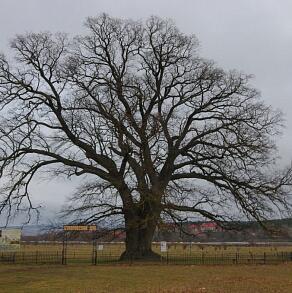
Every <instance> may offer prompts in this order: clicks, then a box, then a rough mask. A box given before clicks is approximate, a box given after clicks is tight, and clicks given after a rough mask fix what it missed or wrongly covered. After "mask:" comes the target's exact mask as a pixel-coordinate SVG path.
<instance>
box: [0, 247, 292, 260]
mask: <svg viewBox="0 0 292 293" xmlns="http://www.w3.org/2000/svg"><path fill="white" fill-rule="evenodd" d="M288 244H289V243H282V244H281V245H280V243H278V244H276V243H274V244H270V245H267V244H266V245H264V244H263V243H262V244H258V245H227V244H226V243H225V244H221V245H219V244H202V243H191V242H189V243H179V242H175V243H167V245H166V247H167V250H166V251H161V243H158V242H157V243H153V250H154V251H155V252H158V253H160V255H161V259H160V260H158V263H160V264H272V263H283V262H292V246H290V245H288ZM123 250H124V243H122V242H118V243H117V242H102V243H95V242H94V243H86V242H84V243H82V242H78V243H77V242H68V243H66V245H65V246H63V243H62V242H43V243H37V242H34V243H22V244H21V248H20V249H19V250H6V251H4V250H2V251H0V263H22V264H32V263H33V264H41V263H43V264H49V263H54V264H82V263H84V264H94V265H97V264H118V263H121V262H120V261H119V257H120V255H121V253H122V252H123Z"/></svg>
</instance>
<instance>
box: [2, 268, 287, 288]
mask: <svg viewBox="0 0 292 293" xmlns="http://www.w3.org/2000/svg"><path fill="white" fill-rule="evenodd" d="M291 276H292V264H281V265H258V266H254V265H253V266H246V265H236V266H230V265H225V266H159V265H155V266H150V265H147V266H141V265H140V266H138V265H135V266H127V265H124V266H98V267H94V266H89V265H87V266H80V265H78V266H77V265H75V266H73V265H71V266H70V265H68V266H60V265H59V266H23V265H22V266H21V265H0V292H3V293H10V292H13V293H14V292H24V293H25V292H29V293H34V292H41V293H42V292H64V293H66V292H68V293H69V292H70V293H77V292H80V293H95V292H104V293H121V292H123V293H128V292H129V293H130V292H137V293H158V292H164V293H174V292H175V293H191V292H204V293H209V292H215V293H218V292H224V293H225V292H232V293H237V292H238V293H240V292H252V293H258V292H259V293H261V292H262V293H264V292H265V293H266V292H267V293H269V292H287V293H288V292H289V293H291V292H292V277H291Z"/></svg>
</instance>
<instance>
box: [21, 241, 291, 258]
mask: <svg viewBox="0 0 292 293" xmlns="http://www.w3.org/2000/svg"><path fill="white" fill-rule="evenodd" d="M67 247H68V251H69V252H74V251H78V252H84V253H91V252H92V244H91V243H88V244H80V243H76V244H74V243H68V246H67ZM124 248H125V247H124V245H123V244H120V243H114V242H112V243H107V244H104V245H103V253H105V254H113V255H115V254H117V255H118V254H121V253H122V252H123V250H124ZM152 248H153V250H154V251H156V252H160V244H159V243H154V244H153V245H152ZM36 250H37V251H52V252H54V251H61V250H62V243H48V244H47V243H43V244H42V243H36V244H31V243H30V244H22V245H21V249H20V251H23V252H30V251H36ZM168 251H169V253H174V254H192V253H201V252H204V253H207V254H212V255H214V254H221V253H235V252H240V253H263V252H266V253H277V252H292V245H291V246H279V245H277V244H276V243H275V245H270V246H268V245H266V246H232V245H203V244H194V243H193V244H191V245H190V244H183V243H176V244H174V243H172V244H168Z"/></svg>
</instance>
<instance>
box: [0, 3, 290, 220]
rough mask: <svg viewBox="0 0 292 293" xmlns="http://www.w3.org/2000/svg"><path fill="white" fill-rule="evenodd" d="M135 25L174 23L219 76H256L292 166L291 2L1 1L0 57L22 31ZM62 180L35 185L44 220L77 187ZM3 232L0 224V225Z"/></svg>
mask: <svg viewBox="0 0 292 293" xmlns="http://www.w3.org/2000/svg"><path fill="white" fill-rule="evenodd" d="M103 12H105V13H108V14H109V15H110V16H115V17H121V18H132V19H135V20H137V19H145V18H147V17H149V16H151V15H157V16H160V17H163V18H171V19H173V20H174V21H175V23H176V24H177V26H178V27H179V29H180V30H181V31H183V32H184V33H187V34H195V35H196V36H197V38H198V39H199V41H200V49H199V52H200V55H201V56H203V57H206V58H209V59H213V60H215V61H216V63H217V64H218V65H219V66H221V67H223V68H224V69H227V70H229V69H237V70H240V71H243V72H244V73H248V74H253V75H254V76H255V77H254V79H253V81H252V84H253V85H254V86H255V87H256V88H257V89H259V90H260V91H261V94H262V97H263V98H264V100H265V101H266V103H267V104H270V105H272V106H273V107H274V108H276V109H280V110H281V111H282V112H283V113H284V117H285V120H286V122H285V125H286V127H285V128H284V129H283V135H282V137H281V138H279V139H278V146H279V155H280V156H281V162H282V163H286V164H289V162H290V161H291V159H292V151H291V149H292V17H291V13H292V1H291V0H236V1H235V0H148V1H145V0H143V1H142V0H50V1H47V0H0V52H4V53H6V54H7V53H9V46H8V45H9V40H11V39H12V38H13V37H14V36H15V35H16V34H22V33H26V32H40V31H51V32H59V31H61V32H67V33H69V34H70V35H75V34H80V33H82V32H84V31H85V28H84V26H83V23H84V21H85V18H86V17H88V16H96V15H98V14H100V13H103ZM77 183H78V182H76V181H70V182H68V181H67V180H65V179H64V178H61V179H58V180H54V181H42V182H40V183H38V184H34V185H33V187H32V194H33V199H34V201H35V203H40V204H41V205H42V206H44V212H43V218H45V217H47V216H48V215H53V214H54V213H55V212H56V211H57V210H58V209H59V208H60V207H61V205H62V204H63V203H64V199H65V197H66V196H68V195H70V193H71V192H72V190H73V188H74V187H76V186H77ZM0 225H1V219H0Z"/></svg>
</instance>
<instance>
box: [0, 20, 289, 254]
mask: <svg viewBox="0 0 292 293" xmlns="http://www.w3.org/2000/svg"><path fill="white" fill-rule="evenodd" d="M86 26H87V29H88V34H87V35H84V36H78V37H75V38H74V39H70V38H69V37H67V36H66V35H64V34H56V35H52V34H50V33H30V34H26V35H18V36H16V37H15V39H14V40H13V41H12V42H11V48H12V50H13V52H14V53H15V56H14V57H15V58H14V59H13V60H12V61H8V58H6V57H5V56H4V55H1V57H0V103H1V123H0V162H1V165H0V171H1V178H2V179H1V180H2V194H1V196H2V201H1V204H0V208H1V211H2V212H3V213H4V212H5V211H6V212H8V214H9V213H11V212H12V211H13V210H19V209H24V208H25V207H26V208H28V209H31V208H33V204H32V203H31V201H30V197H29V195H30V193H29V186H30V184H31V182H32V181H33V179H34V178H35V177H36V176H37V174H38V173H39V172H41V171H42V170H43V171H45V172H50V173H47V174H49V175H48V176H51V175H50V174H53V175H54V176H58V175H62V174H65V175H66V176H69V177H70V176H81V178H83V179H84V185H82V187H81V188H80V189H79V190H78V192H77V193H76V194H75V196H74V200H73V201H72V203H71V205H70V209H69V211H68V212H70V213H71V212H76V213H78V216H79V217H83V218H82V220H83V221H84V222H96V221H99V220H101V219H103V218H106V217H122V218H123V221H124V227H125V230H126V250H125V252H124V253H123V255H122V258H129V257H131V258H143V257H155V254H154V253H153V252H152V250H151V241H152V237H153V234H154V231H155V229H156V227H157V224H158V223H159V222H160V220H161V218H162V217H168V218H169V219H173V220H175V221H177V220H179V219H182V218H183V217H185V218H188V217H190V216H191V215H192V214H197V215H201V216H202V217H204V218H207V219H211V220H214V221H218V222H219V223H221V224H224V223H225V221H226V220H227V219H228V218H231V217H232V215H240V216H245V217H246V218H253V219H256V220H257V221H260V222H261V221H263V220H264V219H266V218H267V217H268V216H269V215H270V214H271V212H275V210H278V211H282V210H283V209H287V207H288V204H289V202H288V198H287V192H288V187H289V185H290V183H291V171H290V169H289V168H287V169H285V170H284V171H275V170H273V169H274V167H275V158H276V146H275V143H274V141H273V139H274V135H276V134H278V132H279V130H280V129H281V124H282V118H281V114H280V113H278V112H277V111H274V110H272V109H271V108H270V107H269V106H266V105H265V104H264V103H263V102H262V100H261V98H260V97H259V93H258V91H257V90H255V89H254V88H253V87H252V86H250V84H249V79H250V76H247V75H245V74H242V73H239V72H236V71H230V72H225V71H224V70H222V69H220V68H218V67H217V66H216V65H215V64H214V63H213V62H211V61H208V60H205V59H203V58H201V57H199V55H198V52H197V49H198V42H197V39H196V38H195V37H194V36H187V35H185V34H183V33H181V32H180V31H179V30H178V29H177V27H176V26H175V25H174V24H173V23H172V22H171V21H165V20H162V19H159V18H156V17H151V18H149V19H148V20H147V21H145V22H135V21H131V20H120V19H116V18H111V17H109V16H107V15H101V16H99V17H96V18H88V19H87V21H86ZM80 219H81V218H80Z"/></svg>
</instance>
